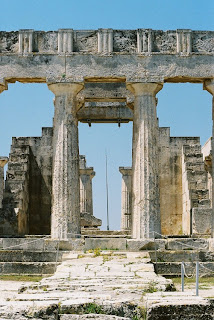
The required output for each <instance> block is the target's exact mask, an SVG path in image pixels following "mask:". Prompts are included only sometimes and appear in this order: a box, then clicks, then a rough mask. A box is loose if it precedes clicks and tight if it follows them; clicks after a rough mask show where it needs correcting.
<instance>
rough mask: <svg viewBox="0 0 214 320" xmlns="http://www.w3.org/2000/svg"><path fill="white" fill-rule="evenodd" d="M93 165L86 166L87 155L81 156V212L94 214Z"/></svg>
mask: <svg viewBox="0 0 214 320" xmlns="http://www.w3.org/2000/svg"><path fill="white" fill-rule="evenodd" d="M94 176H95V172H94V168H93V167H86V160H85V156H80V213H89V214H90V215H93V198H92V178H93V177H94Z"/></svg>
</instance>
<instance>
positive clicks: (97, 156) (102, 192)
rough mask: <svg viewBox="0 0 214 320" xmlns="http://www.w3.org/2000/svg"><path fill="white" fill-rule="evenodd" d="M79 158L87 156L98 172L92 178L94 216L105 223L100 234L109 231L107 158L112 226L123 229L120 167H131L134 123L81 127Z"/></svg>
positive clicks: (80, 125) (110, 222) (96, 124)
mask: <svg viewBox="0 0 214 320" xmlns="http://www.w3.org/2000/svg"><path fill="white" fill-rule="evenodd" d="M79 145H80V154H84V155H86V159H87V165H88V166H89V167H90V166H93V168H94V171H95V172H96V175H95V177H94V178H93V207H94V216H95V217H97V218H99V219H101V220H102V226H101V228H100V229H101V230H106V229H107V213H106V210H107V209H106V207H107V204H106V203H107V199H106V154H107V168H108V193H109V226H110V230H120V228H121V182H122V175H121V173H120V172H119V167H131V166H132V122H129V123H122V124H121V125H120V127H119V126H118V124H117V123H105V124H102V123H99V124H98V123H92V124H91V127H89V126H88V125H87V124H84V123H80V124H79Z"/></svg>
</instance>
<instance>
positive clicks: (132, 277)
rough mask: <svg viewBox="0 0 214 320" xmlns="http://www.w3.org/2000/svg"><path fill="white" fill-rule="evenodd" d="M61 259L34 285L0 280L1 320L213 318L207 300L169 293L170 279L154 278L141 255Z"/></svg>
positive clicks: (105, 254) (145, 256) (107, 254)
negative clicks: (51, 273) (20, 284)
mask: <svg viewBox="0 0 214 320" xmlns="http://www.w3.org/2000/svg"><path fill="white" fill-rule="evenodd" d="M63 260H64V261H63V262H62V264H61V265H59V266H58V267H57V270H56V272H55V274H54V275H53V276H51V277H49V278H44V279H43V280H41V281H40V282H39V283H33V284H31V285H30V284H29V283H27V284H26V285H22V286H21V287H20V288H18V286H17V283H16V284H15V285H14V287H13V286H12V284H11V282H10V283H9V282H7V283H6V285H5V286H4V285H3V282H2V281H0V290H1V296H0V319H2V320H6V319H14V320H27V319H29V318H30V319H33V320H34V319H52V320H56V319H57V320H72V319H82V320H83V319H111V320H113V319H117V320H119V319H121V320H122V319H126V320H128V319H149V320H156V319H158V320H160V319H161V320H163V319H164V320H168V319H181V317H182V319H183V320H190V319H191V320H199V319H212V315H213V304H212V301H210V300H208V299H203V298H201V297H195V296H194V294H192V293H180V292H168V291H167V290H172V289H173V286H172V284H171V280H167V279H165V278H164V277H162V276H159V275H156V274H155V272H154V266H153V265H152V264H151V263H150V258H149V255H148V253H146V252H138V253H137V252H119V251H118V252H113V251H105V252H102V251H99V250H94V251H93V252H91V253H87V254H84V253H80V252H79V253H78V252H67V254H66V255H64V257H63ZM14 288H15V290H14Z"/></svg>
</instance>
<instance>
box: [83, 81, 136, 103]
mask: <svg viewBox="0 0 214 320" xmlns="http://www.w3.org/2000/svg"><path fill="white" fill-rule="evenodd" d="M77 99H78V100H82V101H92V102H93V101H97V102H99V101H100V102H102V101H104V102H108V101H109V102H111V101H121V102H123V101H124V102H126V101H127V102H128V103H133V102H134V96H133V94H132V93H131V92H130V91H129V90H127V89H126V84H125V83H85V88H84V90H82V91H80V92H79V94H78V97H77Z"/></svg>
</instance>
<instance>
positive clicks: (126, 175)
mask: <svg viewBox="0 0 214 320" xmlns="http://www.w3.org/2000/svg"><path fill="white" fill-rule="evenodd" d="M119 171H120V173H121V174H122V190H121V230H131V220H132V217H131V214H132V168H130V167H119Z"/></svg>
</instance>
